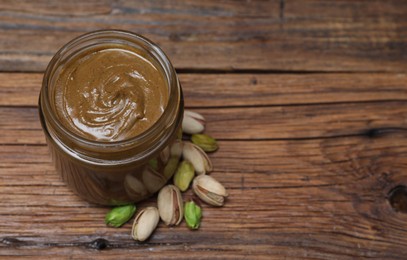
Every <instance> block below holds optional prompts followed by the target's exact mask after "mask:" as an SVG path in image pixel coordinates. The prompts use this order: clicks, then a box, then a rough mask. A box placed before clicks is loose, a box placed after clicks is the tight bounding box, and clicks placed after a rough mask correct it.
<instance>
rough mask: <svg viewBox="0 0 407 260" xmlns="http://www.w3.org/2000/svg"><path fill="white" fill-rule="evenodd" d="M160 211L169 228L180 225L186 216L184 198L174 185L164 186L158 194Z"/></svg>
mask: <svg viewBox="0 0 407 260" xmlns="http://www.w3.org/2000/svg"><path fill="white" fill-rule="evenodd" d="M157 204H158V211H159V213H160V217H161V219H162V221H164V223H165V224H166V225H167V226H172V225H178V224H179V223H180V222H181V220H182V218H183V215H184V209H183V206H184V205H183V202H182V196H181V192H180V191H179V189H178V188H177V187H176V186H174V185H167V186H164V187H163V188H162V189H161V190H160V192H159V193H158V198H157Z"/></svg>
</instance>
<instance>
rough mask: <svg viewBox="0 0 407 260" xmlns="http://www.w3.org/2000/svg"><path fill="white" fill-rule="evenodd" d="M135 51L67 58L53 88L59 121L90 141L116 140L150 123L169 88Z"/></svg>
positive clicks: (115, 48)
mask: <svg viewBox="0 0 407 260" xmlns="http://www.w3.org/2000/svg"><path fill="white" fill-rule="evenodd" d="M163 75H164V73H163V72H162V70H160V69H159V67H158V66H157V65H156V62H155V61H153V59H152V58H148V56H147V55H146V54H143V53H142V52H141V51H140V50H136V49H134V50H132V49H130V48H129V47H127V46H126V47H124V46H113V45H109V46H105V47H104V48H101V49H98V50H97V51H95V50H94V51H88V52H87V53H85V54H82V55H80V56H78V57H75V58H72V59H71V60H70V61H69V62H68V63H67V64H65V66H64V68H63V69H62V72H61V74H60V76H59V77H58V79H57V80H56V88H55V103H56V104H55V105H56V106H55V107H56V108H57V114H58V117H59V119H60V120H61V122H62V123H63V124H64V125H65V127H67V128H69V129H70V130H71V131H73V132H75V133H76V134H78V135H80V136H82V137H85V138H87V139H90V140H98V141H120V140H124V139H128V138H131V137H134V136H136V135H139V134H140V133H142V132H144V131H145V130H147V129H148V128H149V127H150V126H151V125H153V124H154V123H155V122H156V121H157V120H158V118H159V117H160V116H161V114H162V113H163V111H164V109H165V106H166V105H167V102H168V84H167V82H166V80H165V78H164V76H163Z"/></svg>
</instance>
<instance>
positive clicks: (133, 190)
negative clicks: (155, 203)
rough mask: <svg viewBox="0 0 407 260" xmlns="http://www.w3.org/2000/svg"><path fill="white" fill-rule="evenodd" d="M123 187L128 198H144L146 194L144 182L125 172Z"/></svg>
mask: <svg viewBox="0 0 407 260" xmlns="http://www.w3.org/2000/svg"><path fill="white" fill-rule="evenodd" d="M124 189H125V191H126V193H127V195H128V196H129V198H130V199H132V200H134V201H136V200H140V199H142V198H145V197H146V196H147V194H148V191H147V189H146V187H145V186H144V184H143V183H142V182H141V181H140V180H139V179H138V178H136V177H135V176H133V175H132V174H127V175H126V177H125V178H124Z"/></svg>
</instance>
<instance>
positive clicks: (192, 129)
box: [182, 110, 205, 134]
mask: <svg viewBox="0 0 407 260" xmlns="http://www.w3.org/2000/svg"><path fill="white" fill-rule="evenodd" d="M204 130H205V118H204V117H203V116H202V115H201V114H198V113H196V112H192V111H190V110H185V111H184V118H183V120H182V131H183V132H184V133H187V134H199V133H202V132H203V131H204Z"/></svg>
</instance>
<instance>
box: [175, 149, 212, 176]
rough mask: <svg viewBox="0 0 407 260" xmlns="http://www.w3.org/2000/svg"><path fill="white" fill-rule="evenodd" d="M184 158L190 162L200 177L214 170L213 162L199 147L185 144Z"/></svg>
mask: <svg viewBox="0 0 407 260" xmlns="http://www.w3.org/2000/svg"><path fill="white" fill-rule="evenodd" d="M182 156H183V157H184V159H185V160H187V161H190V162H191V163H192V165H193V166H194V169H195V172H196V174H198V175H201V174H205V173H208V172H211V171H212V170H213V166H212V162H211V160H210V159H209V157H208V155H207V154H206V153H205V151H204V150H202V149H201V148H200V147H199V146H197V145H195V144H193V143H190V142H185V143H184V149H183V151H182Z"/></svg>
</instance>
